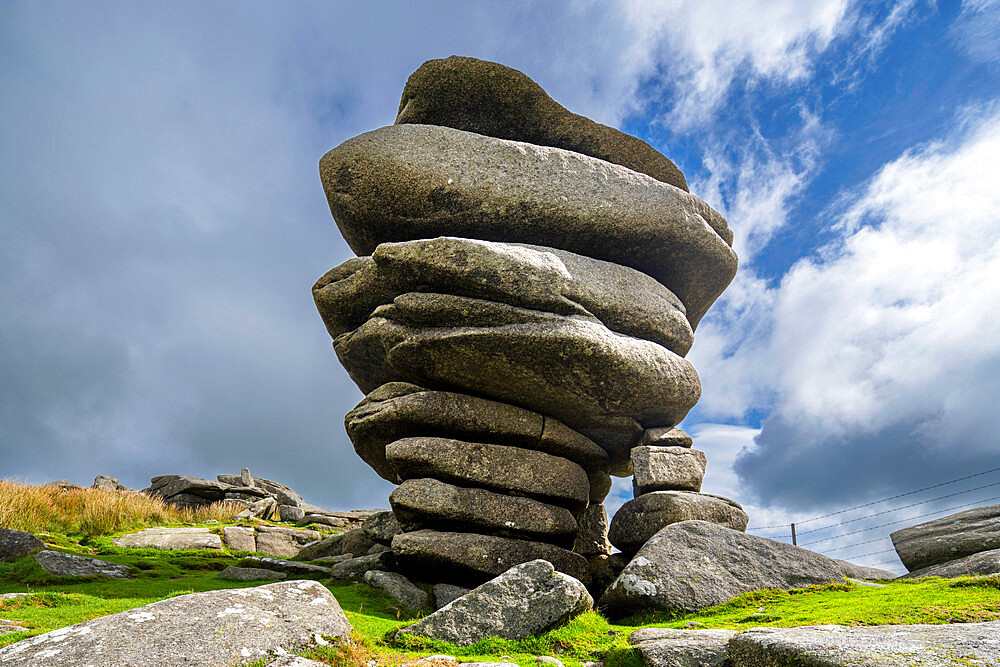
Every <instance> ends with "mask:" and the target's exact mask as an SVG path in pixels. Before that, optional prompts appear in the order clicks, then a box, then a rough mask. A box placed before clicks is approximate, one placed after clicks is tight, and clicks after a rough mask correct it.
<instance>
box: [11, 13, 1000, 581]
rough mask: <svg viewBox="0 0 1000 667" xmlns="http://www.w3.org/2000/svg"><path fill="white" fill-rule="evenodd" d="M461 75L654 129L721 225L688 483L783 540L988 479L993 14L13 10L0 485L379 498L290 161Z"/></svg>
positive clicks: (999, 16)
mask: <svg viewBox="0 0 1000 667" xmlns="http://www.w3.org/2000/svg"><path fill="white" fill-rule="evenodd" d="M451 54H460V55H470V56H476V57H479V58H484V59H488V60H496V61H499V62H503V63H505V64H507V65H510V66H512V67H516V68H518V69H520V70H522V71H524V72H525V73H527V74H528V75H529V76H531V77H532V78H534V79H535V80H536V81H538V82H539V83H540V84H541V85H542V86H543V87H544V88H545V89H546V90H547V91H548V92H549V93H550V94H551V95H552V96H553V97H554V98H555V99H556V100H557V101H559V102H560V103H562V104H564V105H565V106H567V107H568V108H569V109H571V110H573V111H575V112H578V113H582V114H584V115H587V116H590V117H592V118H594V119H596V120H598V121H601V122H604V123H608V124H610V125H614V126H617V127H621V128H622V129H624V130H626V131H628V132H630V133H632V134H636V135H638V136H640V137H642V138H644V139H646V140H648V141H649V142H650V143H652V144H653V145H654V146H656V147H658V148H659V149H660V150H661V151H663V152H664V153H665V154H666V155H668V156H669V157H671V158H672V159H673V160H674V161H675V162H677V164H678V165H679V166H680V167H681V168H682V169H683V171H684V172H685V174H686V176H687V179H688V182H689V183H690V184H691V189H692V192H694V193H695V194H697V195H699V196H701V197H702V198H704V199H705V200H706V201H708V202H709V203H710V204H711V205H712V206H714V207H715V208H717V209H718V210H720V211H722V212H723V213H724V214H725V215H726V217H727V219H728V220H729V223H730V226H731V227H732V228H733V229H734V231H735V233H736V244H735V247H736V248H737V251H738V253H739V255H740V258H741V268H740V272H739V274H738V276H737V279H736V281H735V282H734V283H733V285H732V286H731V287H730V289H729V290H727V292H726V293H725V295H724V296H723V297H722V299H720V301H719V302H718V303H717V304H716V306H715V307H714V308H713V309H712V310H711V311H710V312H709V315H708V317H706V319H705V320H704V321H703V323H702V325H701V326H700V327H699V330H698V332H697V334H696V342H695V346H694V348H693V350H692V352H691V353H690V355H689V358H690V359H691V360H692V361H693V363H694V364H695V366H696V368H697V369H698V371H699V373H700V375H701V379H702V384H703V386H704V395H703V399H702V401H701V403H699V405H698V406H697V407H696V408H695V410H694V411H693V412H692V413H691V414H690V415H689V416H688V418H687V419H686V420H685V422H684V426H685V428H687V429H688V430H689V431H690V432H691V433H692V434H693V435H694V436H695V437H696V446H697V447H699V448H701V449H703V450H704V451H706V453H707V454H708V459H709V475H708V478H707V479H706V487H705V490H706V491H708V492H718V493H722V494H724V495H728V496H730V497H733V498H735V499H736V500H738V501H740V502H742V503H744V505H745V506H746V507H747V508H748V510H749V511H750V514H751V524H754V525H771V524H783V523H786V522H789V521H792V520H799V521H801V520H803V519H806V518H809V517H812V516H816V515H819V514H824V513H826V512H828V511H835V510H837V509H840V508H843V507H846V506H850V505H856V504H860V503H863V502H867V501H870V500H875V499H878V498H881V497H886V496H890V495H894V494H896V493H902V492H906V491H909V490H911V489H915V488H919V487H922V486H928V485H930V484H934V483H937V482H941V481H946V480H949V479H952V478H955V477H961V476H964V475H966V474H972V473H976V472H979V471H982V470H987V469H989V468H992V467H996V466H1000V441H998V428H997V426H996V422H995V420H994V419H993V413H994V412H995V405H994V404H995V403H996V399H995V397H996V396H997V395H1000V319H998V318H997V317H995V316H994V313H993V311H994V309H995V308H996V305H997V303H1000V246H998V245H997V243H998V239H1000V213H998V211H1000V188H998V187H997V185H996V183H997V180H998V176H1000V168H998V166H997V164H998V162H1000V5H998V3H995V2H984V1H982V0H973V1H969V2H964V3H959V2H939V3H934V2H919V1H916V0H912V1H900V2H896V3H888V2H886V3H859V2H850V1H848V0H831V1H828V2H802V1H800V0H768V1H764V0H761V1H754V0H747V1H745V2H740V3H731V2H725V1H722V0H720V1H718V2H712V1H701V2H683V1H676V2H669V3H668V2H643V1H640V0H627V1H623V2H618V3H597V2H503V3H501V2H496V3H489V2H482V3H428V2H406V3H402V2H401V3H383V4H380V5H378V6H374V3H308V2H302V3H295V4H294V5H275V4H266V3H252V2H249V3H248V2H241V3H213V4H205V3H169V4H167V5H143V4H140V3H99V2H95V3H87V4H79V3H59V2H54V3H45V4H41V3H18V2H9V3H4V5H3V6H2V7H0V82H2V84H3V88H4V90H5V102H4V104H2V105H0V128H2V129H0V133H2V135H0V136H2V137H3V139H2V141H3V150H2V151H0V175H2V178H0V202H2V207H0V210H2V213H0V216H2V218H0V221H2V227H0V280H2V283H3V285H4V290H2V293H0V312H2V313H3V315H2V316H0V461H2V462H3V463H2V470H0V473H2V474H4V475H12V476H17V477H21V478H24V479H28V480H30V481H33V482H44V481H49V480H50V479H58V478H70V479H74V480H77V481H81V482H83V481H87V480H89V479H92V478H93V476H94V475H96V474H98V473H104V474H110V475H115V476H118V477H120V478H121V479H122V481H123V482H125V483H126V484H128V485H130V486H133V487H136V488H141V487H142V486H145V484H146V483H148V478H149V477H151V476H153V475H157V474H163V473H171V472H181V473H188V474H195V475H202V476H209V477H211V476H214V475H215V474H216V473H219V472H236V471H238V470H239V468H240V467H242V466H244V465H247V466H249V467H250V468H251V469H252V470H253V471H254V472H255V473H257V474H259V475H261V476H265V477H271V478H274V479H279V480H282V481H285V482H286V483H289V484H290V485H291V486H293V487H295V488H298V489H299V490H301V491H302V492H303V494H304V495H305V496H306V497H307V498H308V499H310V500H313V501H314V502H317V503H320V504H325V505H328V506H331V507H359V506H384V505H385V497H386V494H387V493H388V491H389V490H390V487H389V486H388V485H387V484H386V483H384V482H382V481H381V480H380V479H378V478H377V477H376V476H375V475H374V474H373V473H371V472H370V471H369V470H368V469H367V468H366V467H365V465H364V464H363V463H362V462H361V461H360V460H359V459H357V458H356V457H355V456H354V454H353V452H352V450H351V448H350V445H349V443H348V441H347V438H346V435H345V433H344V430H343V425H342V417H343V414H344V413H345V412H346V411H347V410H349V409H350V408H351V407H353V405H354V404H355V403H356V402H357V401H358V400H359V399H360V397H361V396H360V393H359V392H358V390H357V389H356V388H355V387H354V386H353V385H352V384H351V383H350V381H349V380H348V378H347V376H346V374H345V373H344V371H343V370H342V369H341V368H340V366H339V365H338V364H337V362H336V358H335V356H334V355H333V352H332V350H331V349H330V345H329V340H328V337H327V335H326V332H325V331H324V329H323V326H322V324H321V323H320V321H319V318H318V316H317V315H316V313H315V310H314V307H313V305H312V303H311V298H310V293H309V287H310V285H311V284H312V282H313V280H314V279H315V278H316V277H318V276H319V275H321V274H322V273H323V272H324V271H325V270H327V269H328V268H330V267H332V266H334V265H336V264H338V263H340V262H341V261H343V260H344V259H346V258H347V257H348V256H349V255H350V251H349V250H348V248H347V246H346V244H345V243H344V242H343V240H342V239H341V238H340V236H339V234H338V233H337V231H336V227H335V225H334V223H333V220H332V219H331V217H330V214H329V211H328V209H327V207H326V202H325V199H324V196H323V192H322V189H321V187H320V184H319V180H318V177H317V169H316V164H317V161H318V160H319V157H320V156H321V155H322V154H323V153H324V152H325V151H326V150H328V149H329V148H332V147H333V146H335V145H337V144H338V143H340V142H341V141H343V140H345V139H347V138H349V137H350V136H353V135H356V134H359V133H361V132H364V131H367V130H370V129H374V128H376V127H379V126H382V125H387V124H390V123H391V122H392V120H393V118H394V116H395V111H396V108H397V105H398V101H399V95H400V93H401V91H402V87H403V84H404V82H405V80H406V77H407V76H408V75H409V74H410V73H411V72H412V71H413V70H414V69H416V68H417V67H419V65H420V64H421V63H422V62H423V61H424V60H427V59H431V58H440V57H446V56H448V55H451ZM994 481H1000V475H996V474H994V475H993V476H992V477H991V476H989V475H987V476H983V477H980V478H976V479H974V480H969V481H968V482H964V483H962V484H965V486H962V484H958V485H953V486H949V487H945V488H944V489H943V490H942V493H941V494H939V495H943V494H944V493H945V492H948V491H961V490H964V489H965V488H972V486H975V485H980V484H988V483H991V482H994ZM995 488H1000V487H993V489H995ZM993 489H989V488H987V489H983V490H982V491H981V492H977V493H970V494H965V495H961V496H958V497H956V498H953V499H951V500H949V501H941V502H938V503H932V504H930V505H927V506H924V507H923V508H922V509H921V508H917V509H916V510H911V514H910V515H912V516H915V514H912V512H919V513H923V512H927V511H932V510H935V509H939V508H946V507H949V506H950V505H948V502H951V503H953V504H954V505H958V504H960V502H966V501H975V500H977V499H985V498H988V497H992V496H994V495H1000V492H996V493H992V491H993ZM628 497H630V490H629V489H628V485H627V484H618V485H616V487H615V489H614V491H613V495H612V497H610V498H609V500H608V502H607V505H608V508H609V510H613V509H614V508H615V507H617V505H618V504H620V503H621V502H623V501H624V500H626V499H627V498H628ZM925 497H933V494H931V495H930V496H917V497H916V500H920V499H923V498H925ZM876 509H877V508H876ZM890 509H891V507H890ZM907 516H908V515H907V514H906V513H900V514H894V515H893V517H898V518H900V519H905V518H906V517H907ZM883 518H884V517H883ZM859 525H862V526H864V525H867V524H864V523H862V524H859ZM871 525H874V524H871ZM901 525H905V524H901ZM838 530H840V531H841V532H846V531H847V529H846V528H844V529H833V532H830V533H828V534H829V535H834V536H835V535H836V534H837V531H838ZM887 530H889V529H886V530H883V531H881V532H872V533H871V536H872V537H883V536H884V535H885V534H886V533H887ZM855 539H856V538H855ZM844 544H849V542H844V541H839V542H838V541H836V540H833V541H831V542H830V543H827V545H826V546H827V547H831V546H832V545H844ZM875 547H876V548H877V547H879V545H878V544H876V545H875ZM872 550H875V549H872ZM852 553H861V552H859V551H857V550H855V552H850V551H848V550H845V551H843V552H841V553H840V554H838V555H843V556H846V555H851V554H852ZM879 558H880V557H878V556H876V557H874V558H868V559H867V560H866V562H876V561H877V560H878V559H879ZM881 558H883V559H884V558H886V557H884V556H883V557H881Z"/></svg>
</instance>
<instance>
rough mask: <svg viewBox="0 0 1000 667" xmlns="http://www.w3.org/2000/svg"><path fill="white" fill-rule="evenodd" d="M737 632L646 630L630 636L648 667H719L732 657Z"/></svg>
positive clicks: (643, 629) (630, 640)
mask: <svg viewBox="0 0 1000 667" xmlns="http://www.w3.org/2000/svg"><path fill="white" fill-rule="evenodd" d="M735 634H736V632H735V631H733V630H673V629H669V628H642V629H640V630H636V631H635V632H633V633H632V634H631V635H629V638H628V641H629V643H630V644H632V645H633V646H635V647H636V650H637V651H638V652H639V655H640V657H641V658H642V663H643V664H644V665H646V667H716V666H717V665H722V664H724V661H725V660H726V658H727V657H728V656H729V640H730V639H732V638H733V636H734V635H735Z"/></svg>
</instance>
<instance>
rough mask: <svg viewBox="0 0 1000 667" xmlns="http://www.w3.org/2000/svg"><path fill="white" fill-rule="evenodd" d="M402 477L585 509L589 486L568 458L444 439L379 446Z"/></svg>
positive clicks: (586, 479)
mask: <svg viewBox="0 0 1000 667" xmlns="http://www.w3.org/2000/svg"><path fill="white" fill-rule="evenodd" d="M385 456H386V460H388V461H389V464H390V465H391V466H392V467H393V468H395V469H396V472H398V473H399V476H400V477H402V478H403V479H414V478H428V477H430V478H434V479H437V480H441V481H443V482H454V483H456V484H460V485H463V486H476V487H482V488H487V489H492V490H496V491H501V492H507V493H515V494H517V495H527V496H531V497H533V498H536V499H537V500H540V501H542V502H545V503H551V504H555V505H561V506H563V507H568V508H569V509H571V510H581V509H583V508H584V507H586V506H587V502H588V498H589V497H590V482H589V480H588V478H587V473H586V471H584V469H583V468H581V467H580V466H578V465H577V464H575V463H573V462H572V461H570V460H569V459H564V458H562V457H559V456H552V455H551V454H546V453H544V452H539V451H535V450H531V449H521V448H520V447H510V446H507V445H491V444H487V443H478V442H463V441H461V440H453V439H450V438H403V439H402V440H397V441H396V442H394V443H392V444H391V445H389V446H388V447H386V448H385Z"/></svg>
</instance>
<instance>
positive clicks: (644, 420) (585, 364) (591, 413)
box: [334, 292, 701, 457]
mask: <svg viewBox="0 0 1000 667" xmlns="http://www.w3.org/2000/svg"><path fill="white" fill-rule="evenodd" d="M484 349H489V350H491V352H492V354H489V355H484V354H483V350H484ZM334 351H335V352H336V353H337V357H338V358H339V359H340V361H341V363H342V364H343V365H344V368H346V369H347V372H348V374H349V375H350V376H351V379H352V380H354V382H355V383H356V384H357V385H358V387H360V388H361V390H362V391H364V392H371V391H373V390H375V389H376V388H378V387H379V386H381V385H384V384H386V383H389V382H410V383H415V384H418V385H426V386H439V387H450V388H453V389H455V390H457V391H462V392H467V393H474V394H478V395H482V396H487V397H489V398H491V399H493V400H497V401H503V402H506V403H513V404H515V405H520V406H521V407H524V408H527V409H530V410H533V411H535V412H539V413H542V414H546V415H551V416H552V417H554V418H556V419H558V420H559V421H561V422H562V423H563V424H565V425H566V426H569V427H570V428H572V429H573V430H575V431H577V432H578V433H582V434H583V435H585V436H587V437H588V438H590V439H591V440H593V441H595V442H597V443H598V444H599V445H601V446H602V447H604V449H605V450H606V451H608V453H609V454H611V455H612V456H613V457H614V456H616V455H618V454H619V453H620V452H621V451H623V450H624V451H626V452H627V450H628V448H629V447H631V446H632V445H633V444H634V442H635V440H636V439H637V437H638V434H639V432H641V430H642V426H655V425H659V424H667V423H675V422H677V421H679V420H681V419H683V418H684V416H685V415H686V414H687V413H688V411H689V410H690V409H691V407H692V406H694V404H695V403H696V402H697V401H698V398H699V396H700V395H701V383H700V381H699V379H698V374H697V372H696V371H695V369H694V366H692V365H691V363H690V362H689V361H687V360H686V359H684V358H683V357H681V356H679V355H677V354H675V353H673V352H671V351H670V350H668V349H667V348H665V347H663V346H662V345H659V344H657V343H653V342H650V341H647V340H642V339H640V338H633V337H631V336H622V335H619V334H616V333H614V332H613V331H611V330H610V329H608V328H607V327H606V326H604V325H603V324H602V323H601V322H598V321H595V320H594V319H592V318H586V317H577V316H568V315H558V314H553V313H549V312H541V311H536V310H529V309H523V308H517V307H514V306H508V305H505V304H501V303H498V302H495V301H487V300H482V299H471V298H467V297H459V296H455V295H450V294H430V293H422V292H410V293H407V294H404V295H401V296H400V297H397V298H396V299H395V300H394V301H393V303H392V304H391V305H388V306H380V307H379V308H378V309H377V310H376V311H375V312H374V313H373V314H372V317H371V319H369V320H367V321H366V322H365V323H364V324H362V325H361V326H360V327H358V328H357V329H355V330H353V331H351V332H349V333H346V334H343V335H341V336H339V337H338V338H337V339H336V340H335V341H334Z"/></svg>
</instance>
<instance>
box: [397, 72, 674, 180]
mask: <svg viewBox="0 0 1000 667" xmlns="http://www.w3.org/2000/svg"><path fill="white" fill-rule="evenodd" d="M396 123H397V124H401V123H420V124H422V125H445V126H448V127H454V128H456V129H459V130H466V131H468V132H475V133H477V134H485V135H489V136H491V137H499V138H501V139H513V140H515V141H524V142H527V143H530V144H538V145H541V146H555V147H557V148H565V149H567V150H571V151H574V152H576V153H583V154H584V155H590V156H592V157H596V158H600V159H601V160H605V161H607V162H613V163H615V164H620V165H623V166H625V167H628V168H629V169H631V170H633V171H638V172H640V173H643V174H648V175H649V176H652V177H653V178H655V179H657V180H659V181H663V182H664V183H669V184H671V185H673V186H676V187H678V188H680V189H682V190H687V183H686V182H685V180H684V174H682V173H681V171H680V169H678V168H677V166H676V165H675V164H674V163H673V162H671V161H670V160H669V159H668V158H667V157H666V156H665V155H663V154H662V153H660V152H659V151H657V150H656V149H654V148H653V147H652V146H650V145H649V144H647V143H646V142H645V141H643V140H641V139H637V138H636V137H633V136H630V135H627V134H625V133H624V132H621V131H620V130H616V129H614V128H612V127H608V126H607V125H601V124H600V123H595V122H594V121H592V120H590V119H589V118H585V117H584V116H579V115H577V114H575V113H572V112H570V111H568V110H567V109H566V108H564V107H563V106H562V105H560V104H559V103H558V102H556V101H555V100H553V99H552V98H551V97H549V96H548V95H547V94H546V93H545V91H544V90H542V87H541V86H539V85H538V84H537V83H535V82H534V81H532V80H531V79H530V78H528V77H527V76H525V75H524V74H523V73H521V72H519V71H517V70H516V69H512V68H510V67H505V66H503V65H501V64H499V63H492V62H488V61H485V60H478V59H476V58H466V57H461V56H451V57H450V58H444V59H441V60H428V61H427V62H425V63H424V64H423V65H421V66H420V68H419V69H418V70H417V71H416V72H414V73H413V74H411V75H410V78H409V79H407V80H406V87H405V88H403V96H402V98H401V99H400V101H399V112H398V114H397V115H396Z"/></svg>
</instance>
